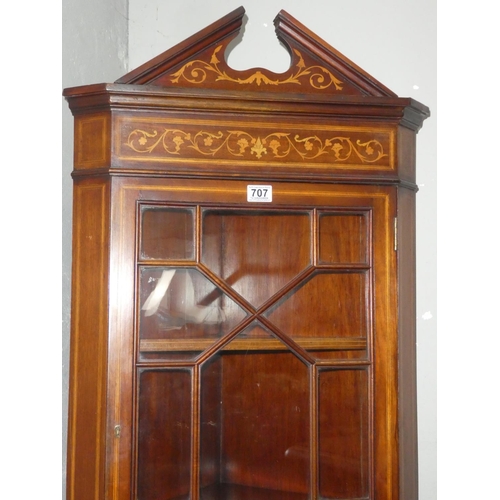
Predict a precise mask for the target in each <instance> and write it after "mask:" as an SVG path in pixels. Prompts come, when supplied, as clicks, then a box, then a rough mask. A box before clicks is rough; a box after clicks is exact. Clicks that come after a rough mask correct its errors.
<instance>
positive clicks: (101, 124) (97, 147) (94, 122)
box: [74, 113, 111, 170]
mask: <svg viewBox="0 0 500 500" xmlns="http://www.w3.org/2000/svg"><path fill="white" fill-rule="evenodd" d="M110 123H111V120H110V115H109V113H99V114H87V115H82V116H75V152H74V157H75V169H76V170H78V169H90V168H99V167H106V166H109V164H110V158H111V130H110Z"/></svg>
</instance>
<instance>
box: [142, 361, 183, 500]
mask: <svg viewBox="0 0 500 500" xmlns="http://www.w3.org/2000/svg"><path fill="white" fill-rule="evenodd" d="M137 448H138V470H137V498H139V499H141V500H158V499H159V498H161V499H165V500H170V499H177V498H186V499H187V498H188V495H189V490H190V466H191V376H190V373H189V372H188V371H181V370H162V371H161V370H148V371H144V372H142V373H141V374H140V377H139V423H138V444H137Z"/></svg>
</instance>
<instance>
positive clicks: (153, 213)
mask: <svg viewBox="0 0 500 500" xmlns="http://www.w3.org/2000/svg"><path fill="white" fill-rule="evenodd" d="M193 230H194V209H193V208H170V207H168V208H165V207H143V209H142V235H141V259H164V260H193V259H194V236H193V234H194V233H193Z"/></svg>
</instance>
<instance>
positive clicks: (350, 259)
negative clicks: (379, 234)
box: [319, 213, 369, 264]
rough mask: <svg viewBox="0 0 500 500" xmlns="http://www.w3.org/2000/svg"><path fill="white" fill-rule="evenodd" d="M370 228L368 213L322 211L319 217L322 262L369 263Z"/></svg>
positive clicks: (320, 256)
mask: <svg viewBox="0 0 500 500" xmlns="http://www.w3.org/2000/svg"><path fill="white" fill-rule="evenodd" d="M368 229H369V226H368V217H367V215H366V214H365V215H363V214H356V215H350V214H340V213H336V214H331V213H321V214H320V217H319V261H320V263H325V264H339V263H343V264H354V263H359V264H361V263H368V257H369V255H368V250H369V232H368Z"/></svg>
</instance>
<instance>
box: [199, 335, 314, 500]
mask: <svg viewBox="0 0 500 500" xmlns="http://www.w3.org/2000/svg"><path fill="white" fill-rule="evenodd" d="M249 330H253V331H254V333H256V332H257V331H258V335H257V337H258V338H260V339H262V340H265V341H271V342H277V343H279V342H280V341H279V339H278V338H276V337H275V336H273V335H271V334H270V333H269V332H267V331H265V329H264V328H262V327H260V326H259V327H256V326H255V325H254V326H252V327H251V328H250V329H249ZM248 340H250V341H251V343H250V344H249V345H250V348H249V349H245V345H244V344H245V342H246V341H248ZM254 340H255V337H254V334H253V333H251V334H249V333H248V332H246V333H245V332H243V334H241V335H238V336H237V337H236V338H235V339H234V340H233V341H232V342H231V343H229V344H228V345H227V348H225V349H224V350H222V351H219V353H218V354H217V355H216V356H214V357H212V358H211V359H209V360H208V361H207V362H206V363H205V364H204V365H203V367H202V376H201V384H202V405H201V422H202V424H201V435H200V438H201V460H200V461H201V499H202V500H208V499H217V500H220V499H226V498H227V499H234V500H240V499H241V500H243V499H250V498H251V499H266V500H267V499H272V498H276V499H280V500H281V499H290V500H292V499H293V500H306V499H307V498H309V495H308V492H309V474H310V468H309V462H310V448H309V442H310V427H309V377H308V368H307V366H306V365H304V364H303V363H302V362H301V361H300V360H299V359H298V358H297V357H296V356H295V355H294V354H293V353H292V352H290V351H289V350H287V347H286V346H285V345H284V344H282V345H281V347H280V350H279V351H271V352H266V351H263V350H259V349H258V346H257V345H256V344H252V342H254ZM233 342H234V343H235V345H234V346H233V345H231V344H232V343H233Z"/></svg>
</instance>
